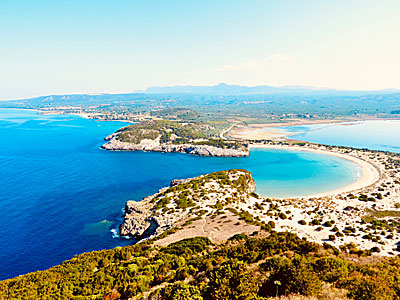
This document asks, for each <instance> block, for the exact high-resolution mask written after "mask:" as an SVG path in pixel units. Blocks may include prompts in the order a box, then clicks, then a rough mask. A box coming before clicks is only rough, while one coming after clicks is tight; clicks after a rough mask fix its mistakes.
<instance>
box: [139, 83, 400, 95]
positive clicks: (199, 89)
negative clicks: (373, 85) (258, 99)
mask: <svg viewBox="0 0 400 300" xmlns="http://www.w3.org/2000/svg"><path fill="white" fill-rule="evenodd" d="M144 92H145V93H146V94H205V95H245V94H247V95H251V94H258V95H273V94H324V95H355V94H388V93H399V92H400V90H396V89H385V90H374V91H361V90H360V91H357V90H338V89H329V88H317V87H311V86H297V85H286V86H279V87H275V86H268V85H259V86H252V87H250V86H244V85H229V84H226V83H220V84H218V85H214V86H193V85H185V86H164V87H159V86H153V87H149V88H147V89H146V90H145V91H144Z"/></svg>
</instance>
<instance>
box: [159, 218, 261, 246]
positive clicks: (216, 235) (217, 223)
mask: <svg viewBox="0 0 400 300" xmlns="http://www.w3.org/2000/svg"><path fill="white" fill-rule="evenodd" d="M185 222H186V220H183V221H181V222H179V223H178V224H177V225H176V227H181V226H182V225H183V224H184V223H185ZM259 230H260V227H259V226H256V225H250V224H247V223H246V222H244V221H243V220H239V217H238V216H236V215H234V214H233V213H231V212H229V211H226V212H225V213H224V214H223V215H219V216H217V217H216V218H214V219H213V218H211V217H210V216H204V217H203V218H202V219H200V220H196V221H194V222H193V223H192V224H190V225H186V226H184V227H183V228H182V229H180V230H178V231H177V232H175V233H173V234H171V235H169V236H167V237H165V238H163V239H161V240H158V241H155V242H154V244H156V245H159V246H166V245H169V244H171V243H174V242H177V241H180V240H182V239H187V238H193V237H200V236H203V237H208V238H209V239H210V240H211V241H212V242H213V243H221V242H223V241H226V240H227V239H229V238H230V237H231V236H233V235H235V234H238V233H245V234H247V235H248V234H251V233H253V232H254V231H259Z"/></svg>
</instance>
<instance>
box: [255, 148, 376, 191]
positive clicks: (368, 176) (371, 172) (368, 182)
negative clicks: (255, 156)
mask: <svg viewBox="0 0 400 300" xmlns="http://www.w3.org/2000/svg"><path fill="white" fill-rule="evenodd" d="M252 148H253V149H254V148H261V149H262V148H263V149H277V150H296V151H308V152H314V153H318V154H324V155H331V156H334V157H337V158H341V159H345V160H347V161H351V162H353V163H354V164H356V165H357V166H358V167H359V168H360V169H361V172H362V174H361V176H360V177H358V178H357V179H356V180H355V181H354V182H352V183H350V184H348V185H346V186H344V187H341V188H337V189H334V190H330V191H327V192H323V193H318V194H311V195H308V196H301V197H293V198H298V199H303V198H321V197H327V196H334V195H338V194H342V193H350V192H353V191H357V190H360V189H363V188H365V187H369V186H372V185H374V184H375V183H376V182H378V181H379V180H380V179H381V178H382V171H381V170H380V169H379V168H378V167H377V166H376V165H374V164H372V163H371V162H368V161H366V160H364V159H362V158H359V157H355V156H351V155H346V154H342V153H337V152H334V151H327V150H321V149H311V148H305V147H300V146H283V145H257V144H249V150H251V149H252ZM278 199H284V198H278Z"/></svg>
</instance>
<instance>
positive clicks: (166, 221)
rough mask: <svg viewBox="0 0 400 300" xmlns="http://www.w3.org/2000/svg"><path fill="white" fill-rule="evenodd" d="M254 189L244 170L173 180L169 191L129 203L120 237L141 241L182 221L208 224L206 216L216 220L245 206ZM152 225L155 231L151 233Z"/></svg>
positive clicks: (126, 206)
mask: <svg viewBox="0 0 400 300" xmlns="http://www.w3.org/2000/svg"><path fill="white" fill-rule="evenodd" d="M255 188H256V185H255V183H254V180H253V178H252V177H251V174H250V172H248V171H245V170H228V171H220V172H215V173H211V174H207V175H202V176H199V177H196V178H190V179H184V180H173V181H172V182H171V186H170V187H165V188H162V189H161V190H159V191H158V192H157V193H156V194H154V195H152V196H149V197H146V198H144V199H143V200H141V201H139V202H136V201H128V202H127V203H126V205H125V215H124V221H123V223H122V224H121V226H120V234H121V235H123V236H131V237H138V238H141V237H143V236H144V235H145V234H146V233H147V235H153V236H157V235H159V234H161V233H163V232H165V231H167V230H168V229H171V228H173V227H175V226H176V225H177V224H178V223H179V222H180V221H182V220H184V221H185V223H186V224H188V223H191V222H193V221H198V220H205V219H206V217H207V216H208V217H212V216H215V218H216V217H217V216H218V215H220V214H224V213H225V212H227V211H229V210H227V209H229V208H233V206H234V204H235V203H239V202H241V203H246V202H247V201H248V200H249V198H251V197H254V195H255V194H254V191H255ZM231 212H232V209H231ZM189 220H191V222H188V221H189ZM152 225H153V230H152V231H151V232H149V230H151V229H152ZM253 230H254V228H253ZM239 231H240V230H239Z"/></svg>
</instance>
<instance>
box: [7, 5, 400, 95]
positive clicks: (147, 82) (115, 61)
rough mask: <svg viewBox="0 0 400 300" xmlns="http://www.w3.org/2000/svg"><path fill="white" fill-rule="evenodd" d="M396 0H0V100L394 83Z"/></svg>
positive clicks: (399, 64)
mask: <svg viewBox="0 0 400 300" xmlns="http://www.w3.org/2000/svg"><path fill="white" fill-rule="evenodd" d="M399 16H400V1H399V0H374V1H371V0H335V1H321V0H280V1H275V0H274V1H269V0H246V1H242V0H201V1H199V0H157V1H156V0H141V1H139V0H95V1H92V0H57V1H54V0H18V1H15V0H10V1H9V0H0V100H7V99H20V98H28V97H35V96H40V95H49V94H71V93H125V92H132V91H135V90H140V89H145V88H146V87H148V86H165V85H188V84H190V85H214V84H218V83H221V82H224V83H228V84H241V85H249V86H254V85H271V86H281V85H308V86H317V87H331V88H340V89H362V90H372V89H384V88H397V89H400V75H399V73H400V17H399Z"/></svg>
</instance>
